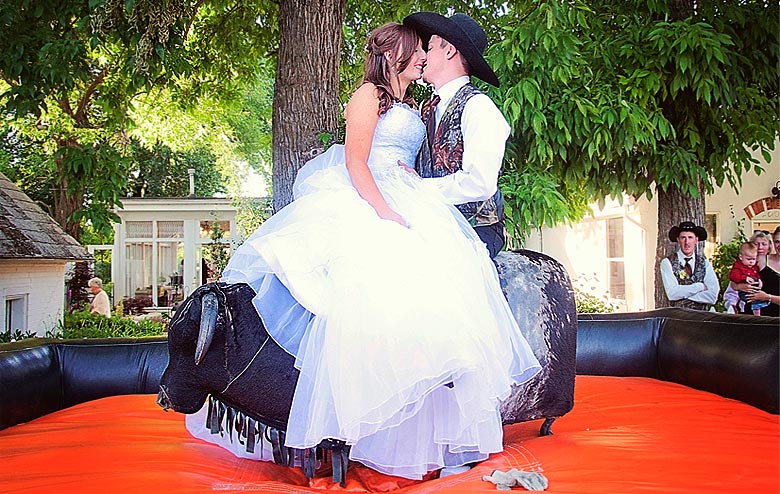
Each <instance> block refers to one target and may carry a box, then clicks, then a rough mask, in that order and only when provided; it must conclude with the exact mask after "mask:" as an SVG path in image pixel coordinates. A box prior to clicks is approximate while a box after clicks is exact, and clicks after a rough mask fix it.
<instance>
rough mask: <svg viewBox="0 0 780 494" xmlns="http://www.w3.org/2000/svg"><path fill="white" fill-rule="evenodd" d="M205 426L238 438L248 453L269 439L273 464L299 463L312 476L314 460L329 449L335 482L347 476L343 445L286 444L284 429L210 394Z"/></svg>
mask: <svg viewBox="0 0 780 494" xmlns="http://www.w3.org/2000/svg"><path fill="white" fill-rule="evenodd" d="M206 428H207V429H208V430H209V432H211V434H219V435H221V436H222V435H225V434H227V436H228V438H229V440H230V441H233V440H238V442H239V444H243V445H244V446H245V448H246V452H247V453H254V452H255V446H256V445H260V448H261V450H262V448H263V441H264V440H265V441H268V443H269V445H270V446H271V449H272V451H273V457H274V463H277V464H279V465H286V466H288V467H292V466H295V465H296V464H298V465H300V466H301V468H302V469H303V473H304V475H306V477H307V478H312V477H314V471H315V469H316V466H317V461H318V460H320V461H322V462H323V463H324V462H327V457H328V456H329V455H328V454H327V452H328V451H331V455H333V454H336V455H337V456H338V459H339V461H338V468H336V465H335V463H334V471H333V480H334V482H339V483H343V482H344V477H346V475H345V474H346V451H342V448H335V447H334V444H331V443H330V442H329V443H328V444H323V445H320V446H318V447H316V448H309V449H295V448H288V447H285V446H284V436H285V432H284V431H283V430H280V429H277V428H275V427H271V426H269V425H266V424H264V423H262V422H260V421H259V420H257V419H255V418H254V417H251V416H249V415H247V414H246V413H244V412H242V411H240V410H236V409H235V408H233V407H231V406H229V405H226V404H225V403H223V402H222V401H220V400H219V399H218V398H216V397H215V396H213V395H212V396H209V405H208V413H207V414H206ZM234 432H235V436H234ZM343 449H344V450H346V449H347V448H343ZM337 471H338V475H337Z"/></svg>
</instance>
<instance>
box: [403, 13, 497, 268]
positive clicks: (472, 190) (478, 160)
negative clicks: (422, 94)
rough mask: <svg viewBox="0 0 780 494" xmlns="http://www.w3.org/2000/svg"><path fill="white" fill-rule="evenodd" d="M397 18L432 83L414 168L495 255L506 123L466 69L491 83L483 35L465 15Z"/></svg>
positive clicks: (494, 78)
mask: <svg viewBox="0 0 780 494" xmlns="http://www.w3.org/2000/svg"><path fill="white" fill-rule="evenodd" d="M403 23H404V24H405V25H407V26H410V27H412V28H413V29H414V30H415V31H417V33H418V34H419V35H420V38H422V43H423V47H424V48H426V50H427V52H428V58H427V61H426V63H425V69H424V70H423V80H424V81H425V82H427V83H429V84H432V85H433V88H434V94H433V97H432V98H431V99H430V100H427V101H425V102H424V103H423V105H422V107H421V109H420V112H421V114H422V118H423V121H424V122H425V123H426V125H427V126H428V137H427V139H426V141H425V142H423V145H422V147H421V148H420V153H419V155H418V156H417V163H416V165H415V170H416V171H417V173H418V174H419V175H420V176H421V177H423V178H424V179H426V180H428V181H429V182H431V183H433V184H435V186H436V188H437V189H438V190H439V191H440V192H441V193H442V194H443V195H444V197H445V198H446V199H447V201H449V202H450V203H452V204H455V205H456V206H457V208H458V209H459V210H460V211H461V213H463V215H464V216H465V217H466V218H467V219H468V221H469V223H471V226H473V227H474V230H475V231H476V232H477V235H479V237H480V238H481V239H482V241H483V242H485V245H486V246H487V248H488V251H489V252H490V257H495V256H496V254H498V252H499V251H500V250H501V249H502V248H503V246H504V243H505V237H504V199H503V196H502V195H501V191H500V190H499V189H498V174H499V172H500V170H501V162H502V160H503V159H504V147H505V145H506V139H507V137H508V136H509V125H508V124H507V122H506V120H505V119H504V116H503V115H502V114H501V112H500V111H499V110H498V108H497V107H496V105H495V104H493V102H492V101H491V100H490V98H489V97H488V96H487V95H485V94H484V93H482V92H480V91H479V90H478V89H477V88H476V87H474V85H472V84H471V82H470V76H472V75H473V76H474V77H477V78H479V79H482V80H483V81H485V82H487V83H489V84H492V85H493V86H496V87H498V85H499V82H498V77H497V76H496V74H495V73H494V72H493V70H492V69H491V68H490V66H489V65H488V64H487V62H486V61H485V59H484V58H483V56H482V53H483V52H484V50H485V47H486V46H487V36H486V35H485V31H484V29H482V28H481V27H480V26H479V25H478V24H477V23H476V21H474V19H472V18H471V17H469V16H468V15H466V14H455V15H453V16H452V17H444V16H443V15H440V14H436V13H434V12H418V13H416V14H412V15H410V16H408V17H406V18H405V19H404V21H403Z"/></svg>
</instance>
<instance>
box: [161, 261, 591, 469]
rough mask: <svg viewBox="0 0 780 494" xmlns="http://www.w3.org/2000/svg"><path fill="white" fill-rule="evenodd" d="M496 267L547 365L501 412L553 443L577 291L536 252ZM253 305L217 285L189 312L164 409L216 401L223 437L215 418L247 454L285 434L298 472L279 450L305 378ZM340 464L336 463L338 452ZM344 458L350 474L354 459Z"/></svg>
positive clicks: (242, 290) (238, 289) (177, 340)
mask: <svg viewBox="0 0 780 494" xmlns="http://www.w3.org/2000/svg"><path fill="white" fill-rule="evenodd" d="M496 266H497V269H498V272H499V278H500V280H501V287H502V290H503V292H504V295H505V296H506V297H507V300H508V301H509V305H510V307H511V308H512V311H513V313H514V315H515V318H516V319H517V320H518V323H519V325H520V327H521V328H530V329H527V330H526V331H525V332H524V336H525V338H526V340H528V342H529V344H530V346H531V348H532V349H533V351H534V354H535V355H536V357H537V359H538V360H539V362H540V363H541V364H542V370H541V371H540V372H539V374H537V375H536V376H535V377H534V378H533V379H531V380H530V381H528V382H526V383H524V384H522V385H521V386H515V388H514V389H513V392H512V394H511V396H510V397H509V398H508V399H507V400H505V401H504V402H503V403H502V405H501V416H502V420H503V422H504V424H512V423H517V422H522V421H527V420H534V419H542V418H544V419H545V421H544V423H543V424H542V426H541V430H540V433H541V434H542V435H545V434H549V433H551V429H550V428H551V425H552V422H553V420H555V418H557V417H560V416H561V415H563V414H565V413H567V412H568V411H569V410H571V409H572V407H573V394H574V364H575V362H574V359H575V352H576V348H575V347H576V324H577V318H576V309H575V305H574V296H573V290H572V288H571V283H570V281H569V278H568V275H567V274H566V272H565V270H564V269H563V267H562V266H561V265H560V264H559V263H558V262H556V261H555V260H553V259H552V258H550V257H548V256H545V255H544V254H540V253H537V252H533V251H517V252H502V253H500V254H499V255H498V257H497V258H496ZM253 297H254V291H253V290H252V288H251V287H249V286H248V285H245V284H236V285H225V284H214V283H210V284H207V285H204V286H202V287H200V288H198V289H197V290H195V292H193V293H192V295H190V297H189V298H188V299H187V300H186V301H185V303H184V304H182V305H181V307H180V308H179V309H178V310H177V311H176V314H175V315H174V317H173V318H172V320H171V322H170V325H169V329H168V348H169V363H168V368H167V369H166V370H165V372H164V374H163V376H162V378H161V381H160V393H159V396H158V403H159V404H160V406H162V407H163V408H164V409H166V410H167V409H173V410H175V411H177V412H182V413H185V414H190V413H195V412H197V411H198V410H199V409H200V408H201V407H202V406H203V404H204V402H205V400H206V398H207V397H208V396H211V397H212V398H213V399H215V400H217V401H216V403H218V404H217V405H214V406H213V408H214V410H213V414H212V413H210V417H211V415H214V416H215V419H214V420H212V419H211V418H210V419H209V420H210V421H212V422H213V423H212V426H211V427H212V432H214V433H217V432H219V429H218V428H217V427H216V426H215V424H216V422H218V420H216V415H219V414H220V413H226V414H228V417H229V419H230V420H228V421H229V422H231V423H234V424H235V427H236V430H237V431H238V432H241V433H242V434H243V437H244V438H245V439H246V441H247V450H248V451H249V448H253V447H254V445H253V444H250V442H252V441H253V440H254V439H253V438H254V437H255V436H257V435H260V436H261V438H262V435H263V433H265V435H266V437H268V431H267V430H266V427H265V426H268V430H273V433H274V434H280V437H279V438H278V439H277V440H276V444H274V457H275V459H276V460H277V461H280V460H281V461H282V462H284V463H288V464H292V458H291V457H290V456H288V453H289V452H284V448H280V447H279V446H280V445H279V443H281V444H283V443H284V440H283V431H284V430H285V428H286V425H287V419H288V417H289V413H290V406H291V403H292V397H293V393H294V391H295V385H296V382H297V379H298V371H297V370H296V369H295V367H294V366H293V364H294V357H292V356H291V355H290V354H288V353H287V352H285V351H284V350H283V349H282V348H281V347H280V346H279V345H278V344H277V343H276V342H275V341H274V340H273V338H270V337H269V335H268V333H267V332H266V330H265V327H264V326H263V324H262V321H261V319H260V317H259V316H258V314H257V312H256V310H255V308H254V306H253V304H252V298H253ZM474 330H475V331H479V328H474ZM238 417H241V420H238ZM246 417H248V418H249V422H246V421H244V419H245V418H246ZM248 423H249V424H250V425H251V427H250V425H247V424H248ZM257 423H259V424H260V428H259V429H255V426H256V424H257ZM229 427H232V425H231V426H229ZM248 428H251V430H249V431H247V429H248ZM239 429H242V430H241V431H239ZM272 442H273V441H272ZM322 446H324V447H325V448H326V449H331V448H332V447H333V446H334V445H333V444H332V443H326V444H323V445H322ZM277 449H279V450H280V451H279V454H277ZM336 449H338V446H337V447H336ZM306 454H307V457H308V455H310V454H311V452H307V453H306ZM333 454H334V458H335V457H336V450H334V453H333ZM339 454H340V455H342V457H341V458H342V459H343V460H344V466H346V452H339ZM335 465H336V462H335V461H334V479H336V480H342V481H343V475H342V474H343V472H341V473H340V474H339V475H336V469H335ZM304 466H305V465H304ZM305 469H306V468H305ZM310 473H311V471H307V475H309V474H310ZM339 476H340V478H339V479H337V478H336V477H339Z"/></svg>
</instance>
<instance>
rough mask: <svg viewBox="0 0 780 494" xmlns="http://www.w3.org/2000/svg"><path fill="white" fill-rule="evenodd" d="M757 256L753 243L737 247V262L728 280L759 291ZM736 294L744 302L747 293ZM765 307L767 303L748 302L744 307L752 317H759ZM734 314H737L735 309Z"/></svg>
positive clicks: (759, 278)
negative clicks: (744, 284) (750, 311)
mask: <svg viewBox="0 0 780 494" xmlns="http://www.w3.org/2000/svg"><path fill="white" fill-rule="evenodd" d="M757 254H758V249H757V248H756V245H755V244H754V243H752V242H744V243H743V244H742V245H741V246H740V247H739V256H738V257H737V260H736V261H734V265H733V266H732V267H731V271H730V272H729V280H730V281H732V282H734V283H747V284H749V285H752V286H753V287H755V288H756V290H759V289H761V287H762V286H763V285H762V283H761V276H760V275H759V273H758V266H757V265H756V259H757ZM738 293H739V299H740V300H742V301H743V302H745V301H746V299H747V296H748V293H747V292H744V291H739V292H738ZM767 305H769V302H764V301H761V302H759V301H755V302H750V303H749V305H747V306H746V307H745V310H746V311H747V310H752V311H753V314H754V315H756V316H760V315H761V309H763V308H764V307H766V306H767ZM735 312H738V311H737V310H736V308H735Z"/></svg>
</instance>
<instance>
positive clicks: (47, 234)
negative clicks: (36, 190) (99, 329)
mask: <svg viewBox="0 0 780 494" xmlns="http://www.w3.org/2000/svg"><path fill="white" fill-rule="evenodd" d="M91 259H92V256H91V255H90V254H89V252H87V250H86V249H84V248H83V247H82V246H81V245H79V243H78V242H77V241H76V240H75V239H74V238H73V237H71V236H70V235H68V234H67V233H65V232H64V231H63V230H62V228H60V226H59V225H58V224H57V223H56V222H55V221H54V220H53V219H52V218H51V217H50V216H49V215H48V214H46V213H45V212H44V211H43V210H42V209H41V208H40V207H39V206H38V205H36V204H35V203H34V202H33V201H32V200H31V199H30V198H29V197H28V196H27V195H25V194H24V193H23V192H22V191H21V190H19V188H18V187H17V186H16V185H15V184H14V183H13V182H11V181H10V180H8V179H7V178H6V177H5V176H4V175H3V174H0V297H2V301H3V303H2V305H0V319H2V320H3V329H4V330H5V331H9V330H10V331H11V332H16V331H17V330H18V331H21V332H22V333H27V332H32V333H35V334H37V335H38V336H44V335H45V334H46V331H48V330H52V329H54V328H55V327H56V326H57V325H58V323H60V322H61V321H62V315H63V309H64V306H65V266H66V264H67V263H68V262H72V261H83V260H91Z"/></svg>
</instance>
